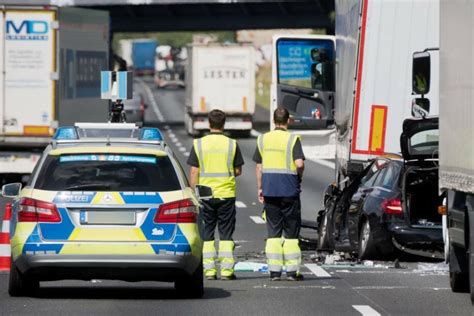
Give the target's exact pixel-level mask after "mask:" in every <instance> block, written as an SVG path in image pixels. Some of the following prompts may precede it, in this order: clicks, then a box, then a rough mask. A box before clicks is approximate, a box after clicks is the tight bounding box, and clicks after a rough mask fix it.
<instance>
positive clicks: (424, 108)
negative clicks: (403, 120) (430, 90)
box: [411, 98, 430, 118]
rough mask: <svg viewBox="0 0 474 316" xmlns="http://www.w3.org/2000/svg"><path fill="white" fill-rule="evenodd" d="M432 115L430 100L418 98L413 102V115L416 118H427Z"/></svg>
mask: <svg viewBox="0 0 474 316" xmlns="http://www.w3.org/2000/svg"><path fill="white" fill-rule="evenodd" d="M429 114H430V99H426V98H416V99H413V101H412V102H411V115H412V116H413V117H416V118H425V117H427V116H428V115H429Z"/></svg>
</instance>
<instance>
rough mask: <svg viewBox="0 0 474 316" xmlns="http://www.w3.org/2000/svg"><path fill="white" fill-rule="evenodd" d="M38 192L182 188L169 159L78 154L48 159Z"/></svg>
mask: <svg viewBox="0 0 474 316" xmlns="http://www.w3.org/2000/svg"><path fill="white" fill-rule="evenodd" d="M35 189H40V190H51V191H79V190H80V191H152V192H153V191H160V192H163V191H174V190H181V186H180V183H179V180H178V177H177V175H176V172H175V170H174V167H173V165H172V163H171V160H170V158H169V157H167V156H164V157H156V156H144V155H140V156H138V155H113V154H77V155H62V156H48V157H47V159H46V161H45V163H44V165H43V168H41V171H40V174H39V176H38V180H37V181H36V184H35Z"/></svg>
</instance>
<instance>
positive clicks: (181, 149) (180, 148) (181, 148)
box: [178, 147, 186, 153]
mask: <svg viewBox="0 0 474 316" xmlns="http://www.w3.org/2000/svg"><path fill="white" fill-rule="evenodd" d="M178 150H179V151H180V152H182V153H184V152H185V151H186V148H184V147H179V148H178Z"/></svg>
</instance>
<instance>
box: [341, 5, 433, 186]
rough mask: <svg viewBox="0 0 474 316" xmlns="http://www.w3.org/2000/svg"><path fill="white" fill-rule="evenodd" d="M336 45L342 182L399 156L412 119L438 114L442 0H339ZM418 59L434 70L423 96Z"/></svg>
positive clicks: (431, 71)
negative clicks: (374, 162) (381, 159)
mask: <svg viewBox="0 0 474 316" xmlns="http://www.w3.org/2000/svg"><path fill="white" fill-rule="evenodd" d="M336 47H337V49H336V65H337V66H336V97H335V124H336V168H337V170H336V171H337V180H338V183H340V182H341V181H342V180H343V179H345V178H346V177H347V176H349V177H351V175H352V174H357V173H358V172H359V171H361V170H362V167H363V165H364V164H365V163H366V162H367V161H369V160H370V159H373V158H375V157H377V156H388V155H392V154H399V153H400V152H401V149H400V135H401V133H402V124H403V121H404V120H405V119H407V118H410V117H412V116H418V117H419V116H422V117H426V116H437V115H438V113H439V106H438V99H439V66H438V65H439V49H438V48H439V0H427V1H417V0H405V1H396V0H387V1H378V0H362V1H357V0H352V1H348V0H336ZM414 59H417V60H418V59H419V60H418V61H421V63H415V62H414ZM423 61H426V62H425V63H423ZM415 64H421V65H422V67H423V66H426V67H429V68H430V69H429V71H430V74H431V78H430V79H431V80H430V82H431V84H430V86H429V87H428V89H426V90H425V91H423V92H422V93H423V95H422V93H421V92H420V93H419V94H418V93H417V92H416V91H413V90H412V83H413V82H412V71H413V70H414V69H412V67H413V65H415ZM420 91H421V90H420ZM421 99H425V100H426V99H427V100H429V101H430V102H429V103H428V102H425V103H423V100H421ZM420 100H421V101H420ZM412 103H416V104H418V106H415V107H413V106H412ZM412 109H417V110H418V112H423V113H422V114H420V113H414V112H413V110H412Z"/></svg>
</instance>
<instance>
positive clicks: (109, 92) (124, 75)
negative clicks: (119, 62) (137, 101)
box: [100, 71, 133, 123]
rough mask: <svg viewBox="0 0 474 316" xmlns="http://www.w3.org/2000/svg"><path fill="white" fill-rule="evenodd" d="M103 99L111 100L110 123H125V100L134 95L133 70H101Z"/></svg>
mask: <svg viewBox="0 0 474 316" xmlns="http://www.w3.org/2000/svg"><path fill="white" fill-rule="evenodd" d="M100 79H101V89H100V92H101V99H105V100H111V101H112V102H111V104H110V107H109V122H110V123H125V122H126V121H127V119H126V115H125V112H124V104H123V102H122V101H123V100H130V99H132V97H133V91H132V88H133V87H132V86H133V75H132V72H131V71H101V73H100Z"/></svg>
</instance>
